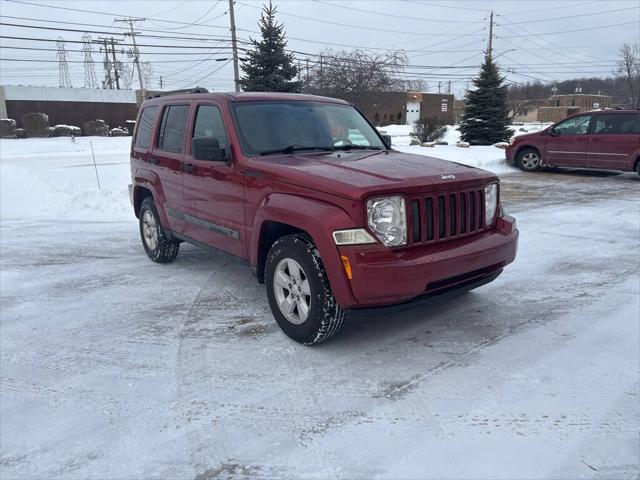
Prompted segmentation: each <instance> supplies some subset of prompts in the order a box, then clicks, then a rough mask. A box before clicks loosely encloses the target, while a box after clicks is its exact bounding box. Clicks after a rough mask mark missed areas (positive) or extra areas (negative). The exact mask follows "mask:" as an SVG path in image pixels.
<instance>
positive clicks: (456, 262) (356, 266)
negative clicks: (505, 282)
mask: <svg viewBox="0 0 640 480" xmlns="http://www.w3.org/2000/svg"><path fill="white" fill-rule="evenodd" d="M517 245H518V230H517V229H516V226H515V219H514V218H513V217H510V216H508V215H505V216H503V217H500V218H498V220H497V222H496V226H495V228H494V229H492V230H490V231H487V232H484V233H481V234H478V235H476V236H472V237H466V238H462V239H460V240H451V241H446V242H442V243H436V244H433V245H426V246H421V247H413V248H407V249H399V250H392V249H388V248H385V247H383V246H381V245H379V244H376V245H369V246H349V247H347V246H345V247H340V248H339V251H340V255H345V256H347V257H348V258H349V263H350V266H351V271H352V276H353V278H352V279H351V281H350V285H351V290H352V292H353V296H354V298H355V300H356V303H355V304H353V305H342V306H343V307H344V308H349V309H354V308H371V307H377V306H388V305H394V304H400V303H404V302H407V301H410V300H413V299H416V298H418V297H423V296H426V295H431V294H434V293H436V292H438V291H445V290H451V289H454V287H455V286H456V285H458V286H460V287H461V288H462V287H463V286H464V285H467V284H472V283H474V282H475V281H480V280H482V279H483V278H488V277H491V276H492V275H493V274H494V273H497V272H499V271H501V270H502V269H503V268H504V267H505V265H508V264H509V263H511V262H513V260H514V259H515V257H516V250H517ZM496 276H497V275H496ZM494 278H495V277H494Z"/></svg>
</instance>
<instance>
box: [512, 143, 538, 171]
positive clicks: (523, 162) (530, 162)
mask: <svg viewBox="0 0 640 480" xmlns="http://www.w3.org/2000/svg"><path fill="white" fill-rule="evenodd" d="M516 165H517V166H518V167H519V168H520V169H521V170H524V171H525V172H535V171H536V170H540V167H541V165H542V158H541V157H540V152H538V151H537V150H536V149H535V148H525V149H523V150H521V151H520V152H518V156H517V157H516Z"/></svg>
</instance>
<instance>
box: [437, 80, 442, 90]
mask: <svg viewBox="0 0 640 480" xmlns="http://www.w3.org/2000/svg"><path fill="white" fill-rule="evenodd" d="M441 86H442V82H438V93H442V92H441V91H440V87H441Z"/></svg>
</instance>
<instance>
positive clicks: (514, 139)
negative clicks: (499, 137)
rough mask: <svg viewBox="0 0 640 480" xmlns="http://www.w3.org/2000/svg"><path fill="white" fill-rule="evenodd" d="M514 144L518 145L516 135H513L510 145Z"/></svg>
mask: <svg viewBox="0 0 640 480" xmlns="http://www.w3.org/2000/svg"><path fill="white" fill-rule="evenodd" d="M514 143H516V136H515V135H513V136H512V137H511V140H509V145H513V144H514Z"/></svg>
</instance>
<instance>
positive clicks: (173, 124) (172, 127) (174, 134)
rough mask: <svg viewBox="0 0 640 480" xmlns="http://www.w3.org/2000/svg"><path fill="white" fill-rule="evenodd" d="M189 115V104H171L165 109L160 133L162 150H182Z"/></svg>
mask: <svg viewBox="0 0 640 480" xmlns="http://www.w3.org/2000/svg"><path fill="white" fill-rule="evenodd" d="M188 116H189V105H169V106H168V107H167V108H165V109H164V115H163V116H162V123H161V124H160V133H159V135H158V148H159V149H160V150H164V151H166V152H172V153H181V152H182V146H183V144H184V132H185V130H186V127H187V117H188Z"/></svg>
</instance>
